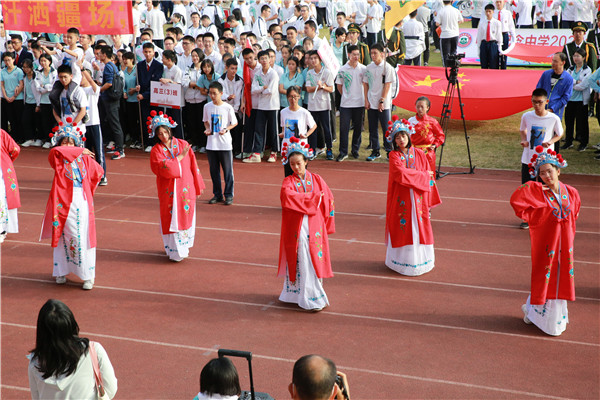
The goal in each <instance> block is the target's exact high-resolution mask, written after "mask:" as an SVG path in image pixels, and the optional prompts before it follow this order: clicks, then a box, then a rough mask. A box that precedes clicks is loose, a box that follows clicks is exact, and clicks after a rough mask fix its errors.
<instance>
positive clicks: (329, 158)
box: [327, 150, 333, 160]
mask: <svg viewBox="0 0 600 400" xmlns="http://www.w3.org/2000/svg"><path fill="white" fill-rule="evenodd" d="M327 159H328V160H333V151H331V150H327Z"/></svg>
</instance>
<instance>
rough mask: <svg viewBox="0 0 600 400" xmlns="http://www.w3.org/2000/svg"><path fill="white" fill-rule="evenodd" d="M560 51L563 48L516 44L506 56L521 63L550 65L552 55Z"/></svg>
mask: <svg viewBox="0 0 600 400" xmlns="http://www.w3.org/2000/svg"><path fill="white" fill-rule="evenodd" d="M562 49H563V46H539V45H535V44H524V43H516V44H515V47H514V48H513V49H512V50H511V51H510V53H508V55H509V56H510V57H512V58H518V59H519V60H523V61H529V62H533V63H540V64H551V63H552V56H553V55H554V53H558V52H560V51H562Z"/></svg>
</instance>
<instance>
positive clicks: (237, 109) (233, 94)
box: [219, 58, 244, 156]
mask: <svg viewBox="0 0 600 400" xmlns="http://www.w3.org/2000/svg"><path fill="white" fill-rule="evenodd" d="M237 69H238V62H237V60H236V59H235V58H230V59H229V60H227V61H226V62H225V73H224V74H223V75H222V76H221V78H219V82H220V83H221V85H222V86H223V97H222V98H223V101H224V102H226V103H228V104H229V105H230V106H231V107H233V111H234V113H235V117H236V118H237V120H238V121H242V120H243V116H242V112H241V109H242V106H243V105H244V81H243V80H242V78H241V77H240V76H239V75H238V74H237ZM242 128H243V124H238V125H237V126H236V127H235V128H233V129H232V130H231V138H232V141H233V155H234V156H236V155H238V154H239V153H240V152H241V151H242Z"/></svg>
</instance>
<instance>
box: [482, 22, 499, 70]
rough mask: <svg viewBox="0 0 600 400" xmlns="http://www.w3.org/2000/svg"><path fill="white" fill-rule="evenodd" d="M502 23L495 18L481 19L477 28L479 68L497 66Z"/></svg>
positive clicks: (495, 67)
mask: <svg viewBox="0 0 600 400" xmlns="http://www.w3.org/2000/svg"><path fill="white" fill-rule="evenodd" d="M503 40H504V38H503V35H502V24H501V23H500V21H498V20H497V19H491V20H481V21H480V23H479V26H478V28H477V39H476V43H477V45H478V47H479V62H480V64H481V69H498V68H499V59H498V57H499V54H500V53H499V51H500V48H501V47H502V43H503Z"/></svg>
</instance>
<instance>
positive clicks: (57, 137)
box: [49, 117, 85, 147]
mask: <svg viewBox="0 0 600 400" xmlns="http://www.w3.org/2000/svg"><path fill="white" fill-rule="evenodd" d="M66 121H67V123H66V124H65V123H64V122H59V123H58V126H55V127H54V128H52V133H51V134H50V135H49V136H50V142H51V143H52V146H56V145H58V144H60V142H61V141H62V140H63V139H64V138H66V137H68V138H71V139H73V142H74V143H75V146H79V147H81V146H83V142H85V136H83V133H82V132H81V130H80V129H79V127H78V126H77V123H72V122H73V118H71V117H67V118H66Z"/></svg>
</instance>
